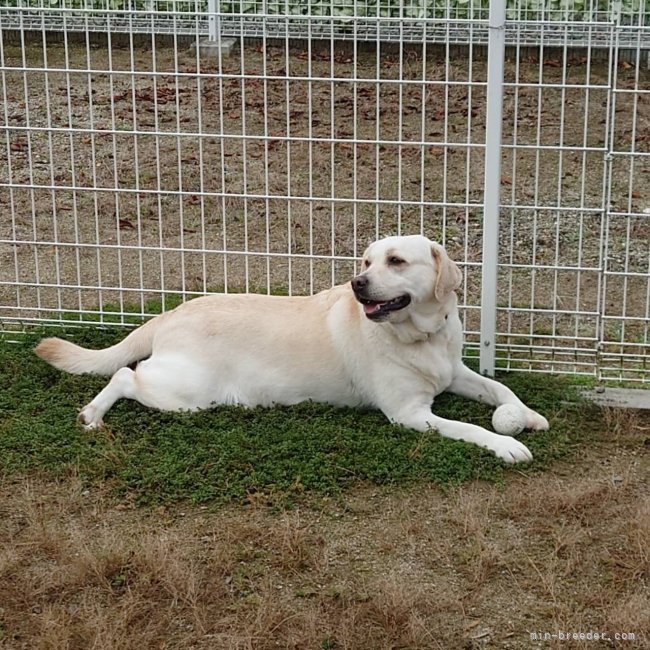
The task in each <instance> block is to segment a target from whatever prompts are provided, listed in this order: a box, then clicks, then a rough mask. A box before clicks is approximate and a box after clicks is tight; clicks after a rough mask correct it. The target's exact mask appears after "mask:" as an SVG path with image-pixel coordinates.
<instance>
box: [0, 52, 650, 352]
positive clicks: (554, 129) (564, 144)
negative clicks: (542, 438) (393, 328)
mask: <svg viewBox="0 0 650 650" xmlns="http://www.w3.org/2000/svg"><path fill="white" fill-rule="evenodd" d="M23 56H24V58H23ZM554 56H555V55H553V56H551V57H550V58H548V59H546V58H543V59H542V60H541V61H540V60H539V59H536V58H525V59H522V60H519V61H514V60H509V61H508V62H507V69H506V79H507V83H508V86H507V87H506V95H505V112H504V123H503V128H504V143H505V145H506V148H505V150H504V160H503V175H502V179H501V180H502V197H503V203H504V205H505V206H514V207H512V208H508V207H506V208H504V210H503V224H502V233H501V239H502V247H501V261H502V263H503V264H505V265H515V267H512V266H509V267H507V266H504V267H503V270H502V282H501V288H500V297H499V301H500V305H501V306H503V307H508V308H509V309H510V313H508V314H506V313H505V312H504V313H503V315H502V316H501V322H500V327H501V329H502V330H503V331H508V332H511V334H512V336H511V338H510V339H509V340H510V342H511V343H512V342H514V343H517V342H519V344H522V345H523V344H526V345H531V344H534V343H535V342H537V343H540V342H541V343H542V344H546V343H545V342H544V341H543V340H542V339H540V341H535V336H536V335H537V336H540V337H549V336H551V337H554V339H555V344H556V345H557V346H560V347H561V346H563V345H566V346H569V347H574V346H575V347H582V346H586V347H588V348H593V339H595V338H597V337H598V336H599V332H598V331H597V328H598V324H597V319H596V317H595V316H594V314H598V313H599V311H600V312H605V313H607V314H608V315H610V316H613V317H615V320H612V321H609V322H608V323H607V324H606V327H605V338H606V339H607V340H611V341H612V342H620V341H621V340H624V341H627V342H628V344H635V343H643V342H644V341H645V342H647V337H648V331H647V323H646V324H644V321H643V320H642V319H643V318H644V317H646V312H647V291H648V281H647V278H646V274H647V272H648V241H649V240H650V221H649V220H648V218H647V216H646V217H644V216H641V215H643V210H644V209H646V208H647V207H648V206H650V189H649V188H650V163H649V162H648V160H649V159H648V158H647V157H646V158H642V157H639V156H630V155H620V156H614V157H613V160H612V163H611V183H609V184H610V185H611V189H612V191H611V196H610V197H604V196H603V184H604V181H605V179H606V177H607V175H608V173H609V171H608V169H607V167H606V161H605V156H604V152H603V150H602V148H603V147H605V145H606V144H607V142H611V145H612V146H613V148H614V149H615V150H619V151H621V152H631V151H637V152H640V153H643V152H647V151H648V146H649V141H648V136H647V134H648V132H649V130H650V101H649V97H648V95H647V93H643V92H635V91H642V90H643V88H647V84H648V81H649V78H648V74H649V73H648V71H647V70H645V69H640V70H638V71H637V70H635V69H634V67H632V66H630V65H629V64H621V65H619V66H618V68H616V79H615V85H616V88H617V89H618V90H619V91H620V93H619V94H618V95H617V96H616V102H617V103H616V106H615V110H614V111H613V116H614V121H613V122H612V124H613V127H614V128H613V129H611V130H608V126H609V124H610V122H609V121H608V92H607V87H608V85H609V83H610V79H611V71H610V68H609V66H608V63H607V62H606V61H598V60H596V59H594V60H587V59H586V58H576V57H573V58H572V55H570V54H569V55H568V56H567V60H566V68H563V63H564V60H563V59H562V56H561V55H559V58H557V57H555V58H553V57H554ZM4 60H5V65H7V66H17V67H22V66H26V67H27V68H28V69H29V68H30V67H33V68H39V67H43V66H44V65H45V66H47V67H48V68H50V69H52V71H50V72H48V73H47V74H44V73H43V72H40V71H38V70H28V72H27V73H26V74H24V73H23V72H21V71H8V72H6V73H5V76H4V79H3V81H4V86H5V88H4V95H5V97H6V116H7V121H8V125H9V128H10V130H9V142H8V146H7V150H6V151H3V153H2V159H1V160H0V174H1V176H2V178H10V179H11V181H12V182H13V183H16V184H19V185H30V184H34V185H37V186H38V185H45V186H50V185H51V186H55V190H54V191H51V190H50V189H35V190H33V191H32V190H30V189H27V188H25V189H22V188H14V189H13V190H9V189H7V188H3V189H2V190H1V191H0V204H1V205H2V210H3V213H4V214H5V215H7V216H5V217H3V219H2V222H1V223H0V236H1V237H2V238H4V239H7V240H17V241H19V242H20V241H24V242H26V243H25V244H19V245H17V246H11V245H3V247H2V250H1V251H0V255H1V256H2V257H1V260H2V268H3V271H2V277H3V280H4V281H5V282H8V283H12V282H15V281H16V280H18V281H22V282H25V283H27V285H30V284H31V285H36V284H41V285H59V286H63V287H67V288H57V287H51V288H48V287H47V286H45V287H41V288H36V287H35V286H23V287H22V288H21V289H20V290H19V292H17V291H16V289H15V288H14V287H12V286H11V284H7V285H4V286H3V287H2V288H1V289H0V291H1V294H0V295H1V297H2V302H3V303H4V304H6V305H10V306H11V305H16V303H17V302H18V301H19V302H20V304H21V305H22V306H25V307H27V308H32V309H36V310H37V311H38V309H40V310H41V311H40V312H38V313H41V314H45V315H47V313H48V309H50V310H55V311H56V310H61V309H72V310H78V309H91V310H96V309H97V308H98V306H99V307H101V306H102V305H104V304H106V303H107V302H117V303H119V304H120V305H123V304H124V303H125V302H126V303H128V302H133V303H135V304H138V303H139V304H140V305H141V306H143V305H144V301H145V300H146V299H147V298H149V297H152V296H157V295H159V292H160V291H161V290H163V291H181V292H193V291H196V292H203V291H206V290H210V289H213V290H214V289H223V288H228V289H231V290H242V289H248V290H261V291H268V290H289V291H291V292H292V293H297V294H301V293H309V292H313V291H315V290H319V289H321V288H325V287H328V286H330V285H331V284H332V282H342V281H346V280H347V279H348V278H349V277H350V275H351V274H352V273H353V271H354V263H353V260H351V259H350V258H354V257H356V256H359V255H360V253H361V252H362V250H363V248H364V247H365V245H366V243H367V242H368V241H369V240H372V239H374V238H376V237H377V236H381V235H385V234H394V233H396V232H398V231H401V232H403V233H408V232H419V231H420V230H424V231H425V232H426V233H427V234H429V235H430V236H432V237H433V238H437V239H439V240H442V241H444V243H445V244H446V246H447V247H448V249H449V251H450V254H451V255H452V256H453V257H454V258H455V259H456V260H458V261H459V262H462V263H463V264H464V265H465V267H464V268H465V272H466V281H465V285H464V287H463V302H464V304H466V305H468V306H469V308H468V309H467V311H466V314H465V316H466V319H467V320H466V329H467V330H468V331H470V332H474V331H476V329H477V324H478V319H479V310H478V309H477V308H476V305H478V304H479V298H480V295H479V293H480V289H479V283H480V262H481V237H482V212H481V209H480V203H481V201H482V188H483V150H482V148H481V145H482V143H483V142H484V137H485V92H486V91H485V86H484V85H482V84H483V83H484V82H485V80H486V74H487V72H486V63H485V61H482V60H480V59H479V60H471V59H468V58H467V57H465V58H462V57H458V58H456V59H453V60H451V61H450V62H447V61H446V60H445V58H444V56H440V55H438V54H436V55H433V54H432V55H430V56H428V57H427V58H423V57H422V55H421V53H416V52H408V51H407V52H404V53H403V54H402V55H400V54H399V53H388V54H382V56H381V57H378V56H377V54H376V53H375V52H358V53H357V55H356V56H355V55H353V54H352V53H351V52H349V51H343V50H341V51H338V50H337V49H336V48H334V49H333V50H332V51H330V50H329V49H327V48H326V49H324V50H314V51H313V52H312V53H311V56H309V55H308V53H307V52H306V51H305V50H304V49H301V48H294V49H289V50H287V49H285V48H282V47H269V48H267V50H266V51H262V48H261V47H259V46H250V47H247V48H246V49H245V50H244V51H243V52H237V53H236V54H235V55H234V56H232V57H230V58H228V59H224V62H223V68H222V70H221V71H220V72H219V71H218V70H217V68H216V66H215V64H214V63H213V64H210V63H205V62H204V63H201V64H200V65H198V66H197V59H196V57H195V55H193V54H191V53H190V52H189V51H186V50H182V51H179V52H178V55H177V56H175V54H174V50H173V49H171V48H162V47H161V48H156V49H151V48H136V49H134V50H131V49H130V48H123V49H119V48H113V49H112V50H111V51H108V50H106V49H105V48H100V47H97V48H95V47H90V48H88V49H86V48H85V47H83V46H78V45H70V46H69V47H68V48H67V49H65V48H64V47H63V46H62V45H61V44H52V45H49V46H48V48H47V50H46V51H45V52H44V50H43V48H42V44H33V45H32V46H30V47H29V48H27V50H26V51H25V53H24V55H23V53H22V51H21V49H20V48H19V47H15V46H11V45H6V46H5V59H4ZM56 69H63V70H65V69H67V70H68V72H57V71H56ZM77 70H79V71H78V72H77ZM111 71H112V72H111ZM215 72H219V74H218V75H215V74H214V73H215ZM308 77H309V78H310V79H309V78H308ZM353 79H356V81H352V80H353ZM440 82H447V85H445V84H443V83H440ZM27 124H29V125H31V126H32V127H36V128H42V127H47V126H48V125H52V126H53V127H55V129H58V130H54V131H47V130H43V131H38V130H36V131H32V132H31V133H26V132H24V131H11V127H20V126H25V125H27ZM134 132H135V133H134ZM220 134H223V135H224V136H225V137H223V138H222V137H221V136H220ZM242 136H245V138H244V137H242ZM374 141H377V142H376V143H375V142H374ZM513 144H517V145H518V148H517V149H516V150H515V149H513V148H511V145H513ZM562 148H563V149H562ZM71 188H75V189H71ZM96 188H104V189H99V190H98V191H97V190H96ZM115 188H117V189H119V190H120V192H119V193H117V194H116V193H115V192H114V191H113V190H114V189H115ZM286 196H291V197H295V198H292V199H287V198H283V197H286ZM377 199H379V200H380V203H379V204H378V203H377V202H376V201H377ZM607 200H609V203H610V204H611V210H613V211H615V212H620V213H634V214H637V215H639V216H632V217H626V216H619V217H612V218H610V219H609V220H607V221H605V220H604V218H603V211H602V206H603V202H604V201H607ZM554 207H556V208H557V207H559V209H554ZM9 215H10V216H9ZM605 231H606V234H607V237H606V239H607V242H608V244H607V250H604V248H603V241H604V239H603V237H602V233H603V232H605ZM30 242H37V243H36V244H34V243H30ZM38 242H42V243H38ZM605 255H606V256H607V268H608V270H609V271H613V272H619V273H620V274H619V275H612V276H610V277H609V279H608V284H607V288H606V290H605V291H604V292H603V287H602V283H601V279H602V276H601V270H600V269H601V267H602V266H603V263H604V257H605ZM289 256H293V257H289ZM332 256H340V257H341V258H342V259H340V260H337V261H332V259H331V258H332ZM531 265H532V266H534V267H536V268H535V269H534V270H533V269H532V268H531ZM549 267H550V268H549ZM554 267H561V268H560V269H558V268H554ZM99 286H101V287H103V290H102V291H98V289H97V287H99ZM76 287H85V288H86V289H82V290H79V289H77V288H76ZM111 289H120V292H118V291H111ZM18 293H19V295H18ZM531 307H532V308H534V310H539V311H538V313H535V314H531V313H530V312H529V311H528V310H529V309H530V308H531ZM513 309H514V310H515V311H512V310H513ZM517 310H520V311H517ZM577 312H580V313H577ZM25 313H27V312H25ZM638 319H641V320H638ZM517 336H519V337H521V338H520V339H517V338H516V337H517ZM512 337H514V338H512ZM562 337H565V338H562ZM632 351H633V350H632V348H628V352H632Z"/></svg>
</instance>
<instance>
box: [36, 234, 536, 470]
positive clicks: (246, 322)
mask: <svg viewBox="0 0 650 650" xmlns="http://www.w3.org/2000/svg"><path fill="white" fill-rule="evenodd" d="M362 267H363V268H362V271H361V273H360V274H359V275H357V276H356V277H355V278H353V279H352V281H351V282H349V283H347V284H345V285H340V286H337V287H334V288H332V289H329V290H327V291H323V292H321V293H319V294H316V295H314V296H309V297H279V296H263V295H252V294H245V295H237V294H229V295H210V296H204V297H200V298H196V299H194V300H190V301H189V302H187V303H185V304H183V305H181V306H179V307H177V308H176V309H174V310H172V311H169V312H166V313H164V314H161V315H160V316H157V317H155V318H153V319H152V320H150V321H148V322H147V323H145V324H144V325H142V326H141V327H139V328H138V329H136V330H135V331H133V332H132V333H131V334H129V335H128V336H127V337H126V338H125V339H124V340H123V341H122V342H121V343H118V344H117V345H114V346H112V347H110V348H107V349H105V350H87V349H85V348H82V347H79V346H77V345H74V344H72V343H69V342H67V341H63V340H61V339H58V338H48V339H44V340H43V341H42V342H41V343H40V344H39V345H38V346H37V348H36V354H38V355H39V356H40V357H42V358H43V359H45V360H46V361H48V362H49V363H51V364H52V365H54V366H56V367H57V368H60V369H61V370H66V371H68V372H71V373H95V374H100V375H112V378H111V380H110V381H109V383H108V385H107V386H106V387H105V388H104V389H103V390H102V391H101V392H100V393H99V394H98V395H97V396H96V397H95V398H94V399H93V400H92V401H91V402H90V403H89V404H88V405H87V406H85V407H84V408H83V409H82V410H81V413H80V414H79V419H80V421H81V423H82V424H84V425H85V426H87V427H98V426H101V425H102V418H103V417H104V414H105V413H106V411H107V410H108V409H109V408H110V407H111V406H112V405H113V404H114V403H115V401H116V400H118V399H120V398H122V397H127V398H129V399H135V400H137V401H139V402H141V403H142V404H144V405H146V406H150V407H154V408H158V409H163V410H194V409H205V408H209V407H212V406H215V405H218V404H241V405H244V406H251V407H252V406H260V405H261V406H271V405H273V404H296V403H298V402H302V401H304V400H313V401H316V402H328V403H330V404H334V405H339V406H361V405H365V406H371V407H375V408H377V409H380V410H381V411H382V412H383V413H384V414H385V415H386V417H387V418H388V419H389V420H391V421H392V422H396V423H399V424H402V425H404V426H407V427H412V428H414V429H417V430H418V431H426V430H428V429H434V430H436V431H437V432H438V433H440V434H441V435H443V436H446V437H448V438H453V439H456V440H465V441H467V442H472V443H474V444H476V445H479V446H481V447H485V448H487V449H489V450H491V451H492V452H493V453H494V454H496V455H497V456H498V457H499V458H502V459H503V460H505V461H506V462H509V463H515V462H519V461H529V460H531V458H532V456H531V453H530V451H529V450H528V449H527V448H526V447H525V446H524V445H523V444H522V443H521V442H519V441H517V440H515V439H514V438H512V437H510V436H504V435H499V434H497V433H493V432H491V431H488V430H486V429H483V428H482V427H479V426H476V425H474V424H468V423H466V422H457V421H453V420H446V419H443V418H441V417H438V416H436V415H434V414H433V413H432V412H431V405H432V402H433V400H434V398H435V396H436V395H438V394H439V393H441V392H442V391H445V390H449V391H451V392H452V393H457V394H459V395H463V396H465V397H468V398H471V399H475V400H481V401H483V402H486V403H488V404H491V405H493V406H500V405H501V404H517V405H519V406H520V407H521V408H522V409H523V410H524V412H525V414H526V424H527V427H528V428H529V429H535V430H540V429H547V428H548V422H547V421H546V419H545V418H544V417H542V416H541V415H539V414H538V413H536V412H535V411H533V410H531V409H529V408H528V407H526V406H525V405H524V404H523V403H522V402H521V401H520V400H519V398H517V396H516V395H515V394H514V393H513V392H512V391H511V390H510V389H509V388H506V387H505V386H503V385H502V384H499V383H497V382H496V381H493V380H492V379H488V378H486V377H482V376H481V375H479V374H477V373H475V372H472V371H471V370H470V369H469V368H467V367H466V366H465V365H463V363H462V361H461V348H462V329H461V322H460V319H459V317H458V310H457V299H456V294H455V290H456V289H457V288H458V287H459V286H460V282H461V272H460V270H459V268H458V267H457V266H456V264H455V263H454V262H452V261H451V260H450V259H449V257H448V256H447V253H446V252H445V250H444V249H443V248H442V247H441V246H440V245H439V244H437V243H435V242H432V241H430V240H429V239H427V238H426V237H422V236H420V235H413V236H407V237H388V238H386V239H381V240H379V241H377V242H374V243H373V244H371V245H370V247H369V248H368V249H367V250H366V252H365V254H364V256H363V261H362ZM138 361H139V362H140V363H138V364H137V366H136V367H135V370H132V369H131V368H129V367H128V366H129V365H131V364H134V362H138Z"/></svg>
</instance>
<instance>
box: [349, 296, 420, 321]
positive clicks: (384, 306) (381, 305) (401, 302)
mask: <svg viewBox="0 0 650 650" xmlns="http://www.w3.org/2000/svg"><path fill="white" fill-rule="evenodd" d="M356 298H357V300H358V301H359V302H360V303H361V304H362V305H363V311H364V313H365V315H366V316H367V317H368V318H370V319H372V320H380V319H382V318H383V317H385V316H387V315H388V314H389V313H390V312H392V311H397V310H398V309H404V307H407V306H408V305H409V304H410V302H411V296H409V295H408V294H404V295H403V296H398V297H397V298H393V299H392V300H386V301H383V302H382V301H379V300H367V299H366V298H362V297H361V296H358V295H357V296H356Z"/></svg>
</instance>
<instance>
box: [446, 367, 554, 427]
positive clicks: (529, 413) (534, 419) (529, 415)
mask: <svg viewBox="0 0 650 650" xmlns="http://www.w3.org/2000/svg"><path fill="white" fill-rule="evenodd" d="M447 390H448V391H449V392H450V393H454V394H456V395H461V396H462V397H467V398H469V399H473V400H475V401H477V402H484V403H485V404H490V405H491V406H501V405H502V404H517V405H518V406H519V407H521V408H522V409H523V410H524V412H525V413H526V428H527V429H532V430H533V431H545V430H546V429H548V420H547V419H546V418H545V417H544V416H543V415H540V414H539V413H537V412H536V411H533V409H531V408H528V407H527V406H526V405H525V404H524V403H523V402H522V401H521V400H520V399H519V398H518V397H517V396H516V395H515V394H514V393H513V392H512V391H511V390H510V389H509V388H508V387H507V386H504V385H503V384H500V383H499V382H498V381H495V380H494V379H490V378H489V377H483V375H479V374H478V373H477V372H474V371H473V370H470V369H469V368H468V367H467V366H466V365H464V364H459V366H458V368H457V370H456V373H455V375H454V379H453V380H452V382H451V385H450V386H449V388H448V389H447Z"/></svg>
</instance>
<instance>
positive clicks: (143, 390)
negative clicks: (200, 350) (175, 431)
mask: <svg viewBox="0 0 650 650" xmlns="http://www.w3.org/2000/svg"><path fill="white" fill-rule="evenodd" d="M211 379H212V376H211V374H210V373H209V372H207V371H206V370H205V368H202V367H201V365H200V364H196V363H194V362H192V361H191V360H188V359H187V358H184V357H182V356H170V355H164V356H160V357H158V356H153V357H150V358H149V359H145V360H144V361H142V362H140V363H139V364H138V365H137V366H136V369H135V370H131V369H130V368H120V369H119V370H118V371H117V372H116V373H115V374H114V375H113V377H112V378H111V380H110V381H109V382H108V384H107V386H106V387H105V388H104V389H103V390H102V391H101V392H100V393H99V394H98V395H97V396H96V397H95V399H93V400H92V401H91V402H90V403H89V404H88V405H86V406H84V408H83V409H82V410H81V413H80V414H79V421H80V422H81V424H83V425H84V426H86V427H88V428H96V427H99V426H102V418H103V417H104V414H105V413H106V411H108V409H109V408H111V406H113V404H115V402H116V401H117V400H118V399H121V398H122V397H126V398H127V399H133V400H136V401H138V402H140V404H143V405H144V406H149V407H152V408H156V409H160V410H161V411H192V410H195V409H199V408H207V407H209V406H210V405H211V404H212V402H213V401H214V400H213V398H214V396H213V391H212V389H211V387H212V381H211Z"/></svg>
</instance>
